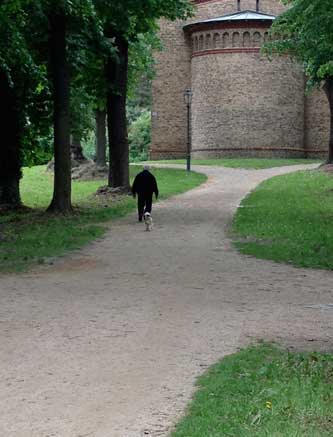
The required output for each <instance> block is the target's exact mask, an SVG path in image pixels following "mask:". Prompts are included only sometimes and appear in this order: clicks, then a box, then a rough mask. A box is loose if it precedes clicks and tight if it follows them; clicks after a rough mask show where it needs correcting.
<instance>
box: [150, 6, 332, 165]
mask: <svg viewBox="0 0 333 437" xmlns="http://www.w3.org/2000/svg"><path fill="white" fill-rule="evenodd" d="M194 3H196V7H197V11H196V16H195V17H194V18H193V19H191V20H189V21H187V22H183V21H177V22H172V23H171V22H167V21H162V22H161V23H160V28H161V32H160V34H161V39H162V42H163V45H164V50H163V51H162V52H160V53H157V54H156V63H157V74H156V78H155V80H154V82H153V110H152V144H151V150H150V155H151V158H152V159H159V158H175V157H183V156H184V155H185V153H186V134H187V119H186V105H185V103H184V97H183V94H184V90H185V89H187V88H191V90H192V92H193V100H192V116H191V127H192V129H191V135H192V155H193V156H194V157H219V156H255V157H271V156H280V157H304V156H321V155H324V156H325V154H326V150H327V144H328V135H329V109H328V103H327V101H326V97H325V95H324V93H323V92H322V91H315V92H314V93H313V94H311V95H307V94H306V93H305V76H304V72H303V69H302V67H301V66H300V65H299V64H297V63H296V62H295V61H293V60H292V59H291V58H289V57H287V56H283V57H279V58H274V59H273V60H269V59H268V58H266V57H265V56H263V55H262V54H261V46H262V45H263V44H264V42H265V41H267V40H268V39H269V38H270V36H269V29H270V27H271V25H272V23H273V22H274V20H275V18H276V16H277V15H279V14H280V13H281V12H283V10H284V9H285V6H284V5H283V4H282V3H281V2H280V1H279V0H196V1H194Z"/></svg>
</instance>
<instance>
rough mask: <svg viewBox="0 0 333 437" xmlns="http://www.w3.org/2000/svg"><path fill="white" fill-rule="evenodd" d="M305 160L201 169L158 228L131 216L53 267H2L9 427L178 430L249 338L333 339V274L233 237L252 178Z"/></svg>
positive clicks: (62, 435)
mask: <svg viewBox="0 0 333 437" xmlns="http://www.w3.org/2000/svg"><path fill="white" fill-rule="evenodd" d="M298 168H301V167H293V168H291V167H285V168H277V169H270V170H260V171H248V170H233V169H226V168H212V167H198V169H199V170H201V171H204V172H205V173H207V174H208V175H209V176H210V178H209V181H208V182H207V183H206V184H205V185H203V186H201V187H200V188H198V189H196V190H193V191H190V192H188V193H186V194H184V195H181V196H178V197H174V198H172V199H170V200H168V201H165V202H161V203H159V204H158V205H155V207H154V220H155V229H154V231H153V232H151V233H146V232H145V231H144V226H142V224H139V223H136V215H134V214H132V215H130V216H128V217H127V218H126V219H123V220H119V221H117V222H115V223H113V224H112V226H111V229H110V231H109V232H108V234H107V236H106V238H104V239H102V240H100V241H97V242H95V243H94V244H92V245H90V246H89V247H87V248H86V249H84V250H83V251H81V252H78V253H75V254H74V255H72V256H70V257H67V259H66V258H65V259H62V260H60V261H58V262H57V263H56V265H54V266H50V267H48V268H44V269H41V270H36V271H32V272H30V273H28V274H24V275H16V276H2V277H0V357H1V369H0V372H1V373H0V411H1V416H0V435H1V436H3V437H51V436H57V437H88V436H93V437H140V436H155V437H157V436H159V437H160V436H167V435H168V432H169V431H170V429H171V427H172V425H173V424H174V423H175V422H176V421H177V419H178V418H179V416H180V415H181V414H182V413H183V411H184V408H185V406H186V404H187V402H188V400H189V398H190V397H191V394H192V392H193V384H194V381H195V378H196V377H197V376H198V375H200V374H201V373H202V372H203V371H204V370H205V369H206V368H207V366H209V365H211V364H213V363H214V362H216V361H217V360H218V359H219V358H221V357H223V356H224V355H226V354H229V353H231V352H234V351H236V350H237V349H238V348H239V347H241V346H245V345H247V344H249V343H252V342H253V341H255V339H258V338H262V339H267V340H272V339H273V340H277V341H279V342H281V343H283V344H287V345H290V346H294V347H298V348H305V347H308V348H316V349H331V350H332V349H333V330H332V316H333V311H332V310H331V311H330V310H329V308H330V307H329V306H328V307H325V304H331V303H333V296H332V289H333V273H332V272H327V271H316V270H303V269H298V268H293V267H291V266H287V265H279V264H274V263H271V262H268V261H260V260H256V259H254V258H250V257H247V256H242V255H239V254H238V253H237V252H236V251H235V250H234V249H233V248H232V246H231V244H230V241H229V240H228V238H227V237H226V229H227V227H228V225H229V224H230V220H231V217H232V214H233V213H234V211H235V209H236V207H237V205H238V204H239V202H240V200H241V199H242V198H243V197H244V196H245V195H246V194H247V193H248V192H249V191H250V190H251V189H253V188H254V187H255V186H256V185H257V184H258V183H259V182H261V181H262V180H264V179H266V178H268V177H271V176H273V175H276V174H282V173H286V172H290V171H295V169H298ZM189 437H190V436H189ZM203 437H204V436H203Z"/></svg>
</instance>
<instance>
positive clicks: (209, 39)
mask: <svg viewBox="0 0 333 437" xmlns="http://www.w3.org/2000/svg"><path fill="white" fill-rule="evenodd" d="M211 48H212V36H211V35H210V34H209V33H208V34H207V35H206V49H211Z"/></svg>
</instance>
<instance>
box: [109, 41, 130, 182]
mask: <svg viewBox="0 0 333 437" xmlns="http://www.w3.org/2000/svg"><path fill="white" fill-rule="evenodd" d="M113 36H114V37H115V44H116V47H117V49H118V59H117V58H110V59H109V60H108V62H107V65H106V81H107V86H108V92H107V116H108V134H109V150H110V170H109V186H110V187H124V188H126V189H128V188H129V150H128V149H129V147H128V137H127V117H126V94H127V76H128V42H127V40H126V39H125V38H124V37H123V36H121V35H119V34H116V35H113Z"/></svg>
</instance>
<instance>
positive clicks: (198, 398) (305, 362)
mask: <svg viewBox="0 0 333 437" xmlns="http://www.w3.org/2000/svg"><path fill="white" fill-rule="evenodd" d="M332 383H333V356H332V355H329V354H319V353H315V352H312V353H301V354H300V353H288V352H285V351H282V350H279V349H277V348H276V347H273V346H270V345H266V344H262V345H258V346H256V347H251V348H248V349H244V350H242V351H240V352H238V353H236V354H233V355H230V356H228V357H226V358H224V359H223V360H222V361H221V362H220V363H219V364H217V365H216V366H214V367H212V368H211V369H210V370H209V371H208V372H207V373H206V374H205V375H204V376H203V377H201V378H200V379H199V381H198V384H197V385H198V392H197V393H196V394H195V396H194V400H193V402H192V403H191V405H190V407H189V410H188V414H187V416H186V417H185V418H184V419H183V420H182V421H181V422H180V423H179V425H178V426H177V427H176V431H175V432H173V433H172V434H171V436H172V437H189V436H191V437H203V436H207V437H208V436H210V437H224V436H230V437H231V436H242V437H252V436H258V437H264V436H283V437H294V436H311V437H324V436H327V437H328V436H331V435H332V421H333V413H332V412H333V395H332V389H331V388H332Z"/></svg>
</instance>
